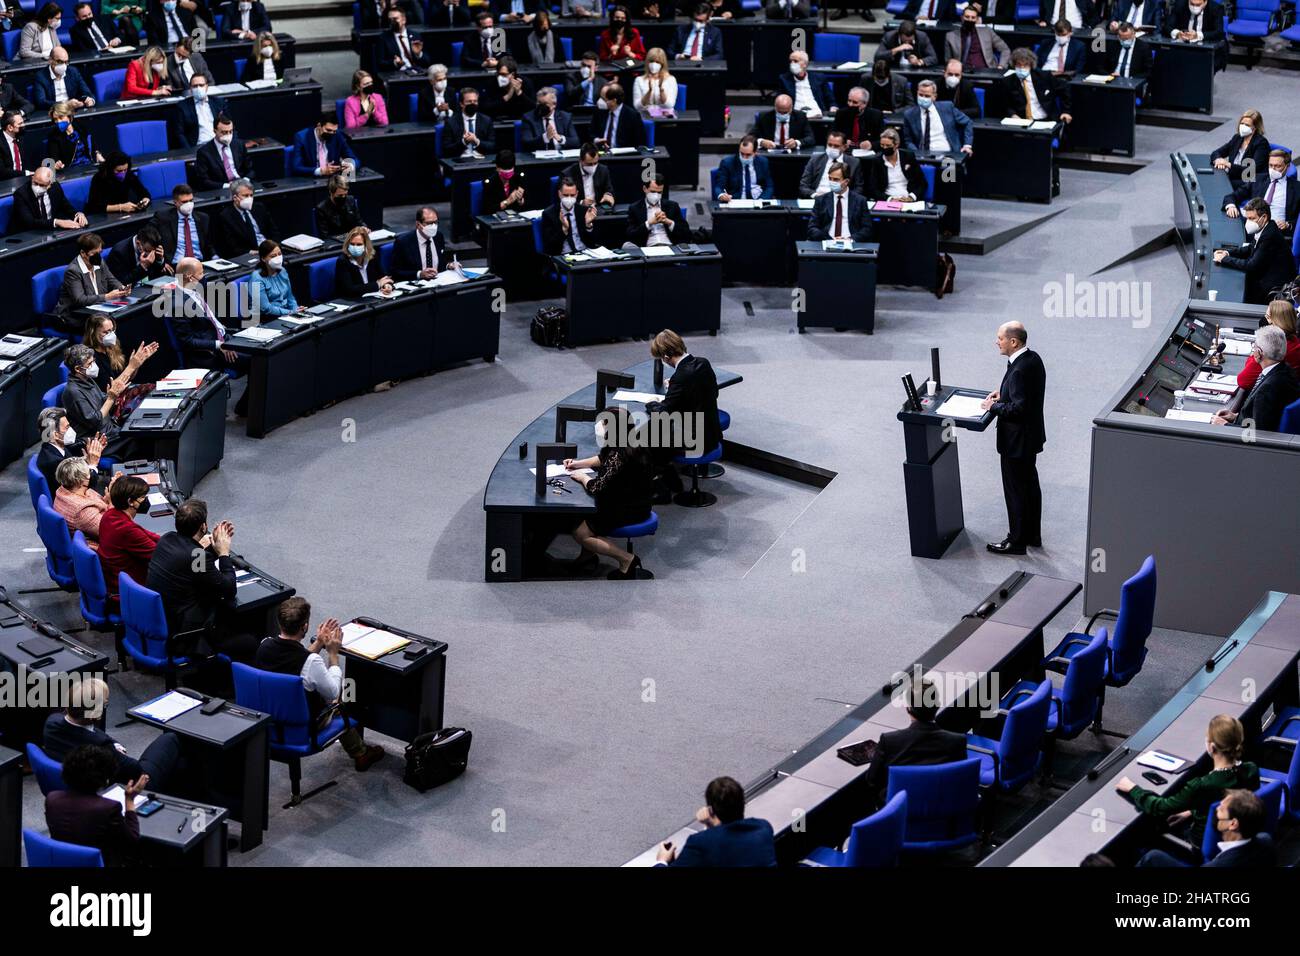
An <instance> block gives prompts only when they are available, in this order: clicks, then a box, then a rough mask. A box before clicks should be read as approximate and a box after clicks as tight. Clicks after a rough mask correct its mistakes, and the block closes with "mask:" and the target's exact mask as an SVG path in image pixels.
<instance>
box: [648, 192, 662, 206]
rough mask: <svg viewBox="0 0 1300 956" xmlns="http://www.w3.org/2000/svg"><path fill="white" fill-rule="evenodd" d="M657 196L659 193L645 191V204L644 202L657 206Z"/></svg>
mask: <svg viewBox="0 0 1300 956" xmlns="http://www.w3.org/2000/svg"><path fill="white" fill-rule="evenodd" d="M659 196H660V194H659V193H646V194H645V204H646V205H647V206H657V205H659Z"/></svg>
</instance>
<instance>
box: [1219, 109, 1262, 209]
mask: <svg viewBox="0 0 1300 956" xmlns="http://www.w3.org/2000/svg"><path fill="white" fill-rule="evenodd" d="M1272 148H1273V147H1272V146H1270V145H1269V142H1268V139H1267V137H1265V136H1264V117H1263V116H1262V115H1261V114H1260V112H1259V110H1243V111H1242V113H1241V119H1240V120H1238V121H1237V131H1236V132H1235V133H1233V134H1232V138H1231V139H1229V140H1228V141H1227V142H1226V143H1224V144H1223V145H1222V146H1220V147H1219V148H1218V149H1216V150H1215V151H1214V152H1212V153H1211V154H1210V159H1211V160H1212V161H1213V163H1214V168H1215V169H1222V170H1224V171H1226V172H1227V174H1228V180H1229V181H1230V182H1231V183H1232V187H1233V189H1236V188H1237V187H1238V186H1240V185H1241V184H1242V182H1243V181H1244V180H1245V179H1246V178H1247V176H1246V170H1248V169H1249V170H1251V176H1250V181H1251V182H1254V177H1256V176H1259V177H1261V178H1262V177H1264V176H1267V175H1268V152H1269V150H1270V149H1272Z"/></svg>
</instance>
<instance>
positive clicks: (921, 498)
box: [903, 441, 966, 558]
mask: <svg viewBox="0 0 1300 956" xmlns="http://www.w3.org/2000/svg"><path fill="white" fill-rule="evenodd" d="M903 486H904V488H905V489H906V491H907V527H908V532H909V534H910V537H911V543H912V556H913V557H917V558H942V557H943V555H944V552H945V551H947V550H948V547H949V546H950V545H951V544H952V543H953V541H954V540H956V538H957V535H959V534H961V532H962V529H963V528H964V527H965V526H966V523H965V513H964V512H963V510H962V503H961V467H960V464H959V463H958V459H957V443H956V442H955V441H949V442H944V443H943V446H942V448H941V449H940V450H939V453H938V454H936V455H935V456H934V458H933V459H931V460H930V461H929V462H928V463H925V464H919V463H916V462H910V461H905V462H903Z"/></svg>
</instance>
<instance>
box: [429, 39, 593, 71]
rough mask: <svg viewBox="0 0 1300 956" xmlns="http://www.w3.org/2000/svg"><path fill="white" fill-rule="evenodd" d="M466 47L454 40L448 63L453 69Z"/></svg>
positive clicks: (462, 41) (461, 42) (461, 41)
mask: <svg viewBox="0 0 1300 956" xmlns="http://www.w3.org/2000/svg"><path fill="white" fill-rule="evenodd" d="M464 49H465V41H464V40H455V41H453V43H452V44H451V62H450V63H449V64H447V65H448V66H450V67H451V68H452V69H455V68H456V67H457V66H459V65H460V55H461V51H462V50H464ZM565 59H570V58H569V57H566V58H565Z"/></svg>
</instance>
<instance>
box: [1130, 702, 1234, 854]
mask: <svg viewBox="0 0 1300 956" xmlns="http://www.w3.org/2000/svg"><path fill="white" fill-rule="evenodd" d="M1245 742H1246V730H1245V728H1244V727H1242V725H1241V721H1240V720H1238V719H1237V718H1236V717H1230V716H1228V715H1227V714H1219V715H1218V716H1217V717H1213V718H1211V720H1210V729H1209V730H1208V731H1207V732H1206V735H1205V750H1206V752H1207V753H1208V754H1209V755H1210V757H1211V758H1212V759H1213V761H1214V766H1213V767H1212V768H1211V769H1210V770H1209V772H1207V773H1203V774H1201V775H1200V776H1196V777H1188V778H1186V779H1184V780H1183V781H1182V785H1181V786H1178V787H1175V788H1173V789H1171V790H1170V792H1169V794H1168V795H1167V796H1163V797H1162V796H1159V795H1157V794H1154V793H1152V792H1151V791H1150V790H1147V789H1145V788H1144V787H1139V786H1138V785H1137V784H1135V783H1134V782H1133V781H1132V780H1130V779H1129V778H1128V777H1122V778H1121V779H1120V781H1119V783H1118V784H1116V786H1115V789H1116V790H1118V791H1119V792H1120V793H1125V794H1128V797H1129V799H1130V800H1132V801H1133V803H1134V804H1135V805H1136V806H1137V808H1138V809H1139V810H1141V811H1142V812H1143V813H1147V814H1151V815H1153V816H1159V817H1167V818H1168V819H1167V822H1168V824H1169V826H1170V827H1171V828H1177V829H1180V830H1184V832H1185V833H1186V834H1187V839H1188V842H1190V843H1191V844H1192V845H1193V846H1196V847H1199V846H1200V845H1201V836H1202V835H1203V834H1204V833H1205V823H1206V821H1207V820H1208V819H1209V816H1210V804H1212V803H1215V802H1216V801H1218V800H1220V799H1221V798H1222V797H1223V794H1224V792H1225V791H1227V790H1238V789H1242V790H1258V789H1259V768H1258V767H1257V766H1255V764H1253V763H1250V762H1249V761H1247V762H1244V763H1243V762H1242V759H1241V755H1242V748H1243V747H1244V745H1245Z"/></svg>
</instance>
